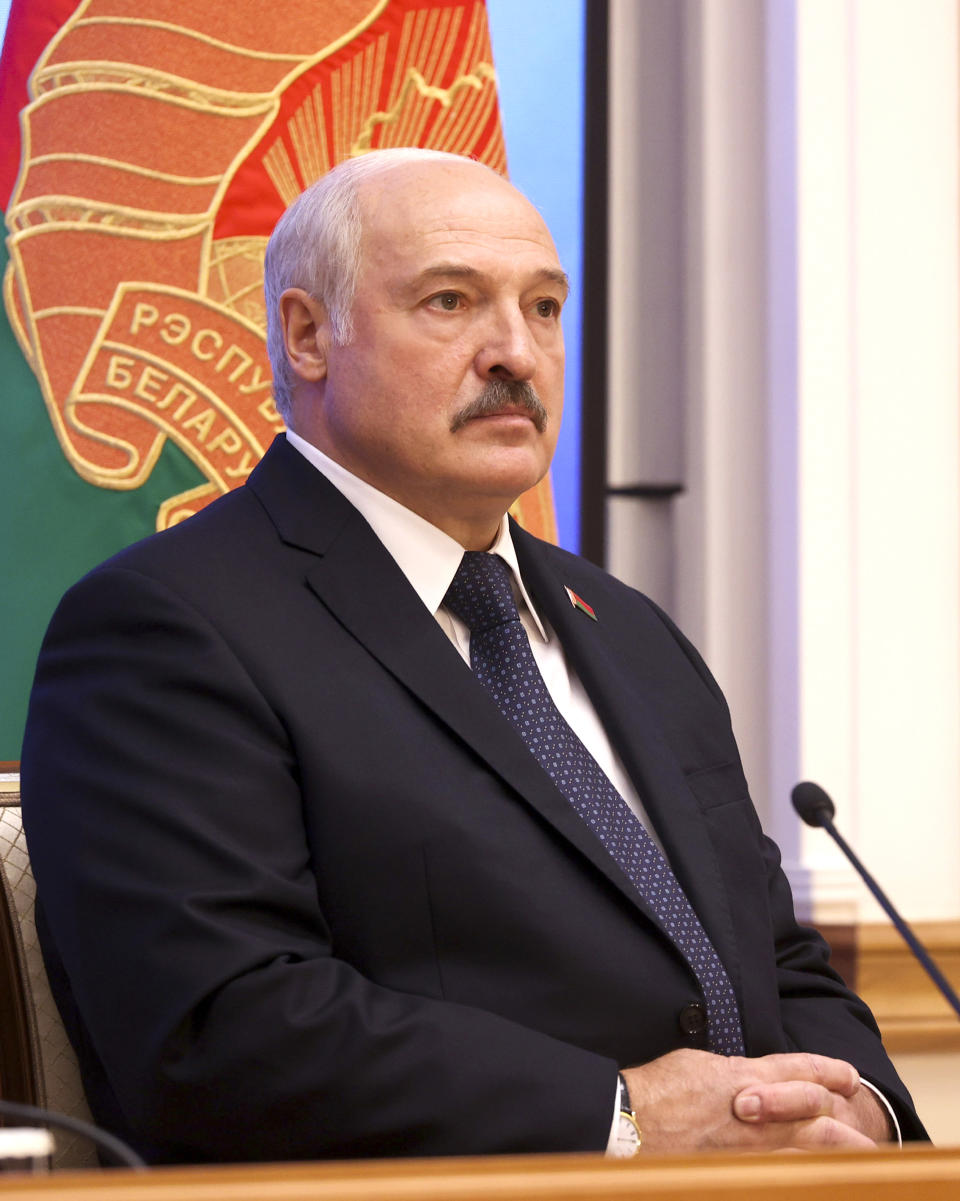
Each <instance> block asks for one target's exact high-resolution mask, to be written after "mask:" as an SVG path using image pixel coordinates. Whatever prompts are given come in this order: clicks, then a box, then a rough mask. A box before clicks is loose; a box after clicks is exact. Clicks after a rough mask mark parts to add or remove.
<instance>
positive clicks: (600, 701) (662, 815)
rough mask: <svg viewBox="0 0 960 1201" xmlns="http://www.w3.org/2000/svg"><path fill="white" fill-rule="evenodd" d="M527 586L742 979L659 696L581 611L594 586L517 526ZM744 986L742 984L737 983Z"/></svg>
mask: <svg viewBox="0 0 960 1201" xmlns="http://www.w3.org/2000/svg"><path fill="white" fill-rule="evenodd" d="M514 543H515V545H516V548H517V556H518V559H519V562H520V567H521V571H522V572H523V578H524V582H525V583H526V585H527V587H528V589H529V590H530V592H531V595H532V596H533V598H534V600H535V603H536V605H537V607H538V609H539V610H540V612H541V613H542V614H543V616H544V617H546V619H547V621H549V623H550V625H551V626H552V627H553V629H554V631H555V632H556V634H557V636H558V637H559V639H560V641H561V643H562V645H563V648H564V652H565V653H566V655H567V658H568V661H569V663H570V665H571V667H572V668H573V670H574V671H575V672H576V673H577V675H578V676H579V678H580V680H581V682H582V683H583V686H584V688H585V689H586V691H587V694H588V695H589V697H590V700H591V701H592V702H593V705H594V707H595V708H596V710H597V713H598V715H599V717H600V719H601V721H602V722H603V726H604V729H605V730H606V732H607V735H608V737H609V738H610V741H611V743H612V744H613V746H614V748H615V749H616V751H617V753H618V754H619V755H620V758H621V759H622V761H623V764H624V766H625V767H626V769H627V772H628V774H629V775H630V778H631V779H632V781H633V783H634V786H635V787H636V789H637V792H638V793H639V795H640V799H641V800H642V802H643V804H644V807H645V808H646V810H647V813H648V815H649V817H650V820H651V822H652V823H653V826H654V828H655V829H656V831H657V835H658V837H659V838H660V841H661V842H662V844H663V847H664V850H665V851H666V854H667V858H668V859H669V862H670V864H671V867H672V868H673V870H674V873H675V875H676V876H677V878H678V879H679V881H680V883H681V885H682V886H683V889H684V891H685V892H686V894H687V896H688V898H689V900H690V902H691V904H692V905H693V907H694V909H695V910H696V912H697V915H698V916H699V917H700V920H701V922H702V923H703V926H704V928H705V929H706V931H707V933H708V934H709V936H710V939H711V941H712V942H713V944H714V947H715V948H716V950H717V952H718V954H719V955H720V957H721V959H722V960H723V962H724V964H725V965H726V967H727V970H728V971H729V972H730V973H731V976H734V977H735V976H736V975H737V971H736V965H737V963H738V959H739V956H738V953H737V949H736V940H735V937H734V934H733V923H732V916H731V913H730V907H729V901H728V897H727V892H726V888H725V886H724V884H723V880H722V876H721V873H720V865H719V863H718V861H717V856H716V851H715V849H714V846H713V843H712V841H711V839H710V835H709V832H708V830H707V826H706V823H705V822H704V820H703V816H702V814H701V812H700V808H699V806H698V804H697V802H696V799H695V797H694V795H693V793H692V792H691V790H690V787H689V785H688V784H687V781H686V778H685V776H684V774H683V771H682V770H681V768H680V765H679V763H678V761H677V758H676V755H675V753H674V752H673V751H672V749H671V748H670V747H669V745H668V744H667V742H666V739H665V737H664V735H663V732H662V730H661V728H660V725H659V723H658V721H657V718H656V712H655V704H656V699H655V698H653V697H649V696H648V695H646V693H645V692H644V689H643V685H642V681H640V680H637V679H635V678H633V676H632V674H631V673H630V672H628V671H626V670H625V669H624V660H623V655H622V654H619V653H618V648H617V647H616V646H612V645H611V644H610V642H609V641H608V639H607V636H606V634H605V630H604V623H603V611H602V607H598V608H597V611H596V616H597V620H596V621H594V620H592V619H591V617H590V616H588V614H586V613H585V612H583V611H582V610H581V609H579V608H577V607H575V606H574V605H573V604H572V603H571V599H570V597H569V595H568V594H567V592H566V590H565V586H566V587H570V588H572V589H573V591H574V592H575V593H576V594H578V595H580V596H582V598H583V600H584V601H586V602H587V603H588V604H592V602H593V600H594V599H595V598H593V597H591V594H590V589H589V581H588V580H586V581H584V582H582V583H581V582H580V581H578V580H577V579H576V578H571V579H560V578H559V576H558V575H557V574H556V573H555V571H554V570H553V567H552V564H550V563H549V562H548V560H547V556H546V555H545V554H544V552H543V548H542V547H541V546H540V545H539V544H538V543H537V542H536V540H535V539H532V538H531V537H530V536H529V535H527V534H525V533H524V532H523V531H522V530H517V529H516V528H515V529H514ZM734 983H735V984H736V980H734Z"/></svg>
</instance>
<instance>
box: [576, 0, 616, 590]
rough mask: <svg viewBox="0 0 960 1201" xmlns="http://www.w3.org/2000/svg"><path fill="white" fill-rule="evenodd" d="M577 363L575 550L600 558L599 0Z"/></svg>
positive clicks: (593, 32) (591, 33)
mask: <svg viewBox="0 0 960 1201" xmlns="http://www.w3.org/2000/svg"><path fill="white" fill-rule="evenodd" d="M585 10H586V11H585V19H586V36H585V39H584V47H585V54H586V63H585V64H584V131H583V133H584V136H583V317H582V320H583V360H582V361H583V366H582V370H581V394H582V401H581V404H582V415H581V423H582V424H581V431H582V433H581V437H582V449H581V456H582V457H581V487H580V522H581V525H580V552H581V554H583V555H585V556H586V557H587V558H588V559H591V560H592V561H593V562H594V563H597V564H599V565H600V566H603V565H604V562H605V558H606V525H607V522H606V486H607V175H608V172H607V90H608V87H607V66H608V56H607V45H608V40H607V39H608V36H609V5H608V3H607V0H588V2H587V4H586V5H585Z"/></svg>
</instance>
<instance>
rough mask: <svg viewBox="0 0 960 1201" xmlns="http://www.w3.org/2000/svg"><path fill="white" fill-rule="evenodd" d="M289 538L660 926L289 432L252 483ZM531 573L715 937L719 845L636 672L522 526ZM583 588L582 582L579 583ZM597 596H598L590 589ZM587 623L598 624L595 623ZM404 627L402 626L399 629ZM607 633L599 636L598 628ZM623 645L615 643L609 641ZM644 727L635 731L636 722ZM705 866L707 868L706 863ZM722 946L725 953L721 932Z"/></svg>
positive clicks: (362, 623) (537, 807) (376, 647)
mask: <svg viewBox="0 0 960 1201" xmlns="http://www.w3.org/2000/svg"><path fill="white" fill-rule="evenodd" d="M248 486H249V487H250V488H251V490H252V491H253V492H254V493H255V494H256V495H257V497H258V498H259V500H260V502H261V503H262V504H263V506H264V508H265V509H266V510H267V512H268V514H269V515H270V517H271V519H272V521H273V522H274V525H275V526H276V528H277V531H278V534H279V535H280V537H281V539H282V540H283V541H284V542H286V543H288V544H289V545H291V546H294V547H297V548H299V549H300V550H305V551H308V552H310V553H311V554H312V555H314V556H315V560H314V561H313V562H310V563H309V565H308V567H307V570H306V579H307V583H308V585H309V586H310V588H311V589H312V590H313V592H314V593H315V594H316V596H317V598H318V600H319V602H321V603H322V604H323V605H324V606H325V607H326V608H327V610H328V611H329V612H330V613H331V614H332V615H333V616H334V617H335V618H336V620H337V621H338V622H339V623H340V624H341V625H342V626H343V627H344V628H345V629H346V630H348V631H349V632H350V633H351V634H352V636H353V637H354V638H356V640H357V641H358V642H359V643H360V644H361V645H363V646H364V647H365V648H366V650H367V651H368V652H369V653H370V654H371V655H373V657H374V658H376V659H377V660H378V662H379V663H380V664H381V665H382V666H383V667H384V669H385V670H387V671H388V672H390V674H391V675H393V676H394V677H395V678H396V679H397V680H399V681H400V682H401V683H402V684H403V685H404V686H405V687H406V688H407V689H408V690H409V691H410V693H411V694H412V695H413V696H414V697H416V698H417V700H418V701H419V702H421V703H422V704H424V705H426V706H427V707H428V708H429V709H430V710H431V711H432V712H433V714H434V715H435V716H436V718H437V719H438V720H439V721H440V722H442V723H443V724H444V725H445V726H447V727H448V728H449V729H450V730H451V731H452V732H453V733H454V734H455V735H456V736H457V737H458V738H460V739H461V740H462V741H463V742H464V743H465V744H467V745H468V746H469V747H471V748H472V750H473V751H474V752H475V753H476V754H477V755H479V756H480V757H481V758H482V759H483V760H484V761H485V762H486V763H487V764H488V765H489V766H490V767H491V768H492V770H494V771H495V772H496V773H497V774H498V775H499V776H501V778H502V779H503V780H504V781H506V783H507V784H508V785H510V787H512V788H513V789H514V790H515V791H516V792H517V794H518V795H519V796H520V798H522V800H523V801H524V802H525V803H526V804H527V805H529V806H530V807H531V808H532V809H533V810H534V811H535V812H536V813H538V814H539V816H540V817H541V818H543V819H544V820H545V821H546V822H548V823H549V824H550V825H551V826H552V827H553V828H554V829H555V830H557V831H558V832H559V833H560V834H561V835H562V836H563V837H564V838H565V839H566V840H567V841H568V842H569V843H571V844H572V845H573V846H574V847H576V849H577V850H578V851H579V852H580V854H582V855H583V856H585V857H586V858H587V859H588V860H589V861H590V862H591V863H592V864H593V865H594V867H596V868H597V869H598V870H599V871H600V872H602V873H603V875H604V876H606V877H607V879H608V880H609V881H610V882H611V883H612V884H613V885H614V886H615V887H616V888H617V889H619V891H620V892H621V893H622V894H623V895H624V896H625V897H627V898H628V899H629V901H630V902H631V903H632V904H634V905H635V906H637V907H638V908H639V909H640V910H642V911H643V912H644V913H645V914H646V916H647V917H648V918H649V919H650V921H651V922H653V923H654V924H655V925H657V926H658V927H659V922H658V920H657V918H656V917H655V916H654V914H653V913H652V912H651V911H650V910H649V908H648V907H647V905H646V903H645V902H644V901H643V899H642V898H641V897H640V895H639V894H638V893H637V891H636V889H635V888H634V886H633V885H632V884H631V882H630V881H629V880H628V879H627V877H626V876H625V875H624V873H623V872H622V871H621V869H620V868H619V867H618V866H617V864H616V863H615V862H614V860H613V859H612V858H611V857H610V855H609V854H608V853H607V852H606V851H605V850H604V848H603V847H602V846H601V845H600V843H599V842H598V841H597V839H596V837H595V836H594V835H593V834H592V833H591V831H590V830H589V829H588V828H587V826H586V825H585V824H584V822H583V821H582V820H581V818H580V817H579V816H578V815H577V813H576V812H575V811H574V809H573V808H572V807H571V806H570V804H569V803H568V802H567V801H566V800H565V799H564V797H563V796H562V795H561V794H560V793H559V792H558V791H557V789H556V787H555V786H554V785H553V783H552V782H551V780H550V778H549V777H548V776H547V775H546V773H545V772H544V771H543V769H542V768H541V767H540V765H539V764H538V763H537V762H536V760H535V759H534V757H533V756H532V755H531V754H530V751H529V749H528V748H527V746H526V744H525V743H524V742H523V740H522V739H521V738H520V736H519V735H518V734H517V733H516V732H515V731H514V730H513V728H512V727H511V726H510V724H509V723H508V722H507V721H506V720H505V718H504V717H503V714H502V713H501V712H500V710H499V709H498V708H497V706H496V703H495V702H494V701H493V700H492V698H491V697H490V696H489V694H488V693H487V692H486V690H485V689H484V688H483V687H482V685H481V684H480V683H479V682H478V681H477V680H476V678H475V677H474V675H473V672H472V671H471V670H470V669H469V667H468V666H467V665H466V664H465V663H464V662H463V660H462V659H461V657H460V656H459V654H457V651H456V649H455V648H454V647H453V646H452V645H451V643H450V641H449V639H448V638H447V637H446V635H445V634H444V632H443V631H442V630H441V628H440V626H439V625H438V624H437V622H436V620H435V618H434V617H433V615H432V614H431V613H429V612H428V611H427V609H426V608H425V607H424V605H423V603H422V602H421V601H420V598H419V597H418V596H417V595H416V593H415V592H414V590H413V588H412V587H411V586H410V584H409V583H408V581H407V579H406V577H405V576H404V575H403V572H402V571H401V570H400V568H399V567H398V566H397V564H396V562H395V561H394V559H393V558H392V556H391V555H390V554H389V553H388V552H387V550H386V549H385V548H384V546H383V544H382V543H381V542H380V540H379V539H378V538H377V536H376V535H375V534H374V532H373V530H372V529H371V528H370V526H369V525H368V524H367V522H366V521H365V520H364V518H363V517H362V516H361V515H360V514H359V513H358V512H357V510H356V509H355V508H354V507H353V506H352V505H351V504H350V503H349V502H348V501H347V500H346V498H345V497H343V496H342V495H341V493H340V492H338V491H337V489H336V488H334V486H333V485H332V484H330V483H329V481H328V480H326V479H325V478H324V477H323V475H322V474H321V473H320V472H318V471H317V470H316V469H315V468H313V467H312V466H311V465H310V464H309V463H308V462H307V461H306V460H305V459H304V458H303V456H302V455H301V454H299V452H298V451H296V450H294V449H293V447H291V446H290V445H289V443H288V442H287V441H286V439H285V438H283V437H282V436H281V437H280V438H278V439H277V440H276V441H275V442H274V444H273V446H272V447H271V449H270V450H269V451H268V452H267V454H266V455H265V456H264V458H263V460H262V461H261V463H260V465H259V466H258V467H257V469H256V470H255V471H254V473H253V474H252V475H251V477H250V481H249V485H248ZM514 541H515V544H516V546H517V553H518V557H519V559H520V567H521V571H522V572H523V577H524V582H525V583H526V584H527V586H528V588H529V590H530V592H531V594H532V596H533V597H534V600H535V602H536V604H537V606H538V608H540V609H541V612H542V613H543V615H544V616H545V617H546V618H547V620H548V621H549V622H550V624H551V626H552V627H553V628H554V630H555V631H556V632H557V634H558V636H559V637H560V640H561V642H562V644H563V646H564V649H565V651H566V652H567V654H568V655H569V657H570V661H571V663H572V665H573V667H574V669H575V670H576V672H577V674H578V675H579V676H580V678H581V680H582V681H583V683H584V686H585V687H586V689H587V692H588V693H589V695H590V698H591V700H592V701H593V703H594V705H595V706H596V707H597V711H598V713H599V715H600V717H601V719H602V720H603V722H604V724H605V726H606V728H607V731H608V733H609V735H610V737H611V741H612V742H613V743H614V745H615V746H616V748H617V750H618V751H619V753H620V755H621V757H622V758H623V761H624V764H625V766H626V767H627V770H628V772H629V773H630V775H631V777H632V778H633V780H634V781H635V783H636V785H637V788H638V791H639V792H640V795H641V797H642V798H643V800H644V804H645V805H646V806H647V809H648V812H649V813H650V816H651V820H652V821H653V822H654V825H655V826H656V828H657V832H658V834H659V835H660V837H661V840H662V841H663V843H664V846H665V848H666V850H667V853H668V855H669V856H670V860H671V863H673V864H674V865H675V868H676V870H677V874H678V875H679V876H680V878H681V880H682V883H683V885H684V888H685V889H687V892H688V895H689V896H690V899H691V901H692V902H693V904H694V906H695V908H696V909H697V912H698V913H699V914H701V916H702V918H703V920H704V925H705V926H707V928H708V930H709V932H710V934H711V937H712V938H714V937H715V935H714V930H713V928H712V927H713V924H714V923H713V922H712V921H711V922H708V921H707V920H706V919H707V918H708V917H710V915H712V914H716V905H715V899H716V896H715V894H716V889H715V888H713V887H711V886H709V885H708V884H707V883H705V882H704V878H705V876H712V873H710V872H709V871H708V870H707V868H708V867H709V864H711V863H712V862H713V854H712V848H711V847H710V845H709V839H708V838H707V836H706V833H705V831H704V829H703V823H702V821H700V820H699V818H698V815H697V813H696V804H695V802H694V801H693V798H692V796H691V795H690V792H689V789H688V788H687V786H686V783H685V781H684V779H683V776H682V773H681V772H680V771H679V768H678V767H677V766H676V763H675V760H674V758H673V756H672V755H671V754H670V753H669V751H668V750H667V748H665V747H664V746H663V745H662V739H661V738H660V737H659V735H658V732H657V729H656V723H655V722H654V721H653V720H652V719H651V718H650V717H649V716H646V715H645V711H646V708H647V705H646V702H645V700H644V698H643V697H642V696H640V695H639V693H638V692H637V689H636V687H635V684H634V682H633V681H628V680H624V679H622V678H621V677H622V674H623V673H622V670H621V669H620V668H619V666H618V663H617V661H616V655H615V653H611V648H609V647H607V645H606V643H605V641H604V639H603V637H602V624H600V623H595V622H593V621H591V620H590V618H589V617H588V616H587V615H586V614H585V613H583V612H581V611H579V610H577V609H574V608H573V606H572V605H571V603H570V600H569V598H568V596H567V593H566V592H565V591H564V588H563V585H564V584H565V583H569V581H566V580H564V581H560V580H559V579H558V578H557V577H556V576H555V575H554V574H553V573H552V572H551V570H550V568H549V566H548V564H547V562H546V558H545V556H544V554H543V552H542V550H541V549H540V548H539V546H538V544H537V543H536V541H535V540H534V539H531V538H529V536H527V535H524V534H523V532H522V531H519V530H517V529H516V527H514ZM573 586H574V587H575V588H576V584H575V583H574V585H573ZM585 599H586V600H588V601H589V600H590V597H589V596H586V597H585ZM587 627H593V630H592V631H591V630H588V629H587ZM398 631H402V635H398ZM598 635H599V636H598ZM612 649H613V650H614V651H615V648H612ZM638 730H639V731H642V732H643V737H642V738H641V737H638V736H637V731H638ZM705 865H706V868H705ZM715 945H716V946H717V949H718V951H720V952H721V954H722V953H723V952H722V950H721V946H720V944H719V942H718V941H717V940H716V939H715Z"/></svg>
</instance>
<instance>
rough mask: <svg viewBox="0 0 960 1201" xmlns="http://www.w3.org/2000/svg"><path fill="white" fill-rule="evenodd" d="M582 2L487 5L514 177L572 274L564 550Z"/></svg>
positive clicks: (566, 489) (573, 457)
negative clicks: (528, 198) (540, 214)
mask: <svg viewBox="0 0 960 1201" xmlns="http://www.w3.org/2000/svg"><path fill="white" fill-rule="evenodd" d="M585 3H586V0H487V11H488V14H489V18H490V30H491V37H492V41H493V60H494V65H495V66H496V69H497V78H498V83H499V90H500V110H501V113H502V117H503V125H504V132H505V135H506V142H507V164H508V167H509V170H510V178H511V179H512V180H513V182H514V183H515V184H516V185H517V187H519V188H520V189H521V191H523V192H525V193H526V194H527V196H529V197H530V199H531V200H532V201H533V203H534V204H535V205H536V206H537V208H539V210H540V212H541V213H543V216H544V218H545V220H546V222H547V224H548V225H549V226H550V229H551V230H552V232H553V236H554V239H555V240H556V243H557V250H558V252H559V254H560V261H561V262H562V263H563V266H564V269H565V270H566V272H567V274H568V275H569V276H570V282H571V285H572V287H571V295H570V300H569V302H568V303H567V307H566V309H565V316H564V333H565V336H566V342H567V392H566V408H565V413H564V421H563V429H562V430H561V434H560V442H559V444H558V446H557V454H556V457H555V459H554V462H553V486H554V493H555V496H556V507H557V526H558V532H559V539H560V544H561V546H565V547H567V549H568V550H574V551H575V550H579V546H580V394H581V354H580V318H581V302H582V293H581V262H580V259H581V247H582V225H583V210H582V179H583V60H584V21H585V16H584V9H585Z"/></svg>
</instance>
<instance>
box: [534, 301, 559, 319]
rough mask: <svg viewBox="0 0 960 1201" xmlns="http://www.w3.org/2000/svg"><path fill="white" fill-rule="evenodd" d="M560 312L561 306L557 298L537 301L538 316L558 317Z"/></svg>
mask: <svg viewBox="0 0 960 1201" xmlns="http://www.w3.org/2000/svg"><path fill="white" fill-rule="evenodd" d="M559 312H560V306H559V304H557V302H556V301H555V300H538V301H537V316H538V317H556V316H557V315H558V314H559Z"/></svg>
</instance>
